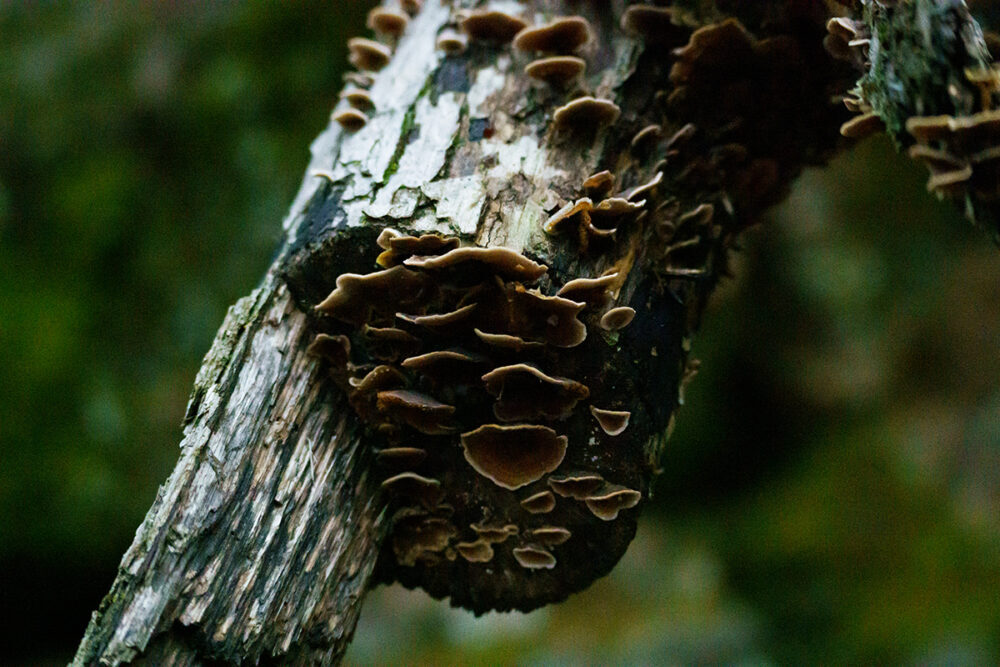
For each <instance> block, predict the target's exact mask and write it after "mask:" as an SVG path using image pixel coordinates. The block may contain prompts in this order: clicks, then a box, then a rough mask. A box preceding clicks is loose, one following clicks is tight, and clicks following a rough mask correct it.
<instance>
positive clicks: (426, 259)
mask: <svg viewBox="0 0 1000 667" xmlns="http://www.w3.org/2000/svg"><path fill="white" fill-rule="evenodd" d="M404 264H405V265H406V266H411V267H419V268H421V269H424V270H428V271H440V270H460V269H469V270H475V271H477V272H478V273H480V274H482V275H483V276H485V275H487V274H495V275H498V276H500V277H501V278H504V279H505V280H523V281H527V282H534V281H536V280H538V279H539V278H541V277H542V276H543V275H544V274H545V272H546V271H547V270H548V269H547V267H545V266H544V265H542V264H538V263H537V262H533V261H531V260H530V259H528V258H527V257H525V256H524V255H522V254H521V253H518V252H514V251H513V250H510V249H509V248H479V247H465V248H455V249H454V250H450V251H448V252H446V253H445V254H443V255H436V256H415V257H410V258H408V259H407V260H406V261H405V262H404Z"/></svg>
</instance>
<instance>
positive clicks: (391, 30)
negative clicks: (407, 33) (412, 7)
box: [368, 7, 410, 37]
mask: <svg viewBox="0 0 1000 667" xmlns="http://www.w3.org/2000/svg"><path fill="white" fill-rule="evenodd" d="M409 22H410V17H409V16H407V15H406V14H404V13H403V12H398V11H396V10H393V9H386V8H384V7H376V8H375V9H373V10H371V11H370V12H368V27H369V28H371V29H372V30H374V31H375V32H377V33H378V34H380V35H388V36H390V37H399V36H400V35H402V34H403V31H404V30H406V26H407V24H408V23H409Z"/></svg>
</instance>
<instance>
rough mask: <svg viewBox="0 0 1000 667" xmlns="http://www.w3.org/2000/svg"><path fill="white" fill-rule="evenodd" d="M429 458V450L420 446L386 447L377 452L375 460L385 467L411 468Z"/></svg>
mask: <svg viewBox="0 0 1000 667" xmlns="http://www.w3.org/2000/svg"><path fill="white" fill-rule="evenodd" d="M426 458H427V451H426V450H423V449H420V448H419V447H386V448H385V449H380V450H378V451H377V452H375V462H376V463H378V464H379V465H380V466H382V467H385V468H393V469H397V470H409V469H411V468H416V467H417V466H418V465H420V464H421V463H423V462H424V459H426Z"/></svg>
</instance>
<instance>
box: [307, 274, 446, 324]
mask: <svg viewBox="0 0 1000 667" xmlns="http://www.w3.org/2000/svg"><path fill="white" fill-rule="evenodd" d="M428 286H429V281H428V279H427V277H426V276H424V275H423V274H421V273H418V272H416V271H411V270H410V269H407V268H405V267H403V266H394V267H392V268H391V269H386V270H385V271H376V272H375V273H369V274H366V275H359V274H356V273H343V274H341V275H340V276H339V277H338V278H337V288H336V289H335V290H333V292H331V293H330V295H329V296H328V297H326V299H324V300H323V301H322V302H321V303H320V304H319V305H317V306H316V310H318V311H320V312H323V313H326V314H327V315H330V316H332V317H335V318H337V319H338V320H341V321H343V322H347V323H349V324H354V325H356V326H361V325H362V324H365V323H366V322H370V321H371V317H372V312H373V311H374V310H376V309H378V310H379V311H380V312H384V313H387V314H388V313H392V314H394V313H395V312H396V311H398V310H399V309H400V308H402V307H405V306H407V305H409V304H412V303H414V302H416V301H418V300H420V299H421V298H422V297H423V296H424V295H425V292H426V290H427V288H428Z"/></svg>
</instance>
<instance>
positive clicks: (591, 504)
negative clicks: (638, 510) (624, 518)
mask: <svg viewBox="0 0 1000 667" xmlns="http://www.w3.org/2000/svg"><path fill="white" fill-rule="evenodd" d="M640 500H642V494H641V493H639V492H638V491H636V490H634V489H628V488H626V487H624V486H620V485H618V484H608V485H606V486H605V487H604V488H602V489H601V490H599V491H597V492H596V493H595V494H594V495H592V496H590V497H589V498H587V499H586V501H585V502H586V503H587V509H589V510H590V511H591V512H592V513H593V514H594V516H596V517H597V518H598V519H601V520H603V521H613V520H614V519H617V518H618V513H619V512H620V511H622V510H624V509H629V508H632V507H635V506H636V505H638V504H639V501H640Z"/></svg>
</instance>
